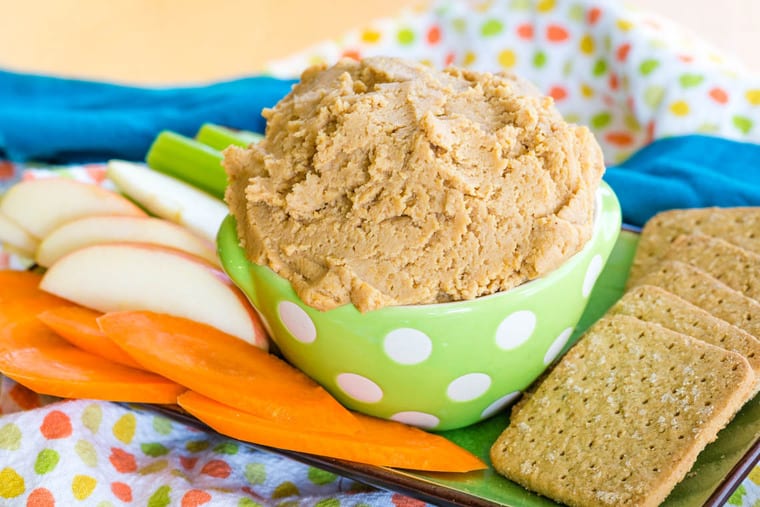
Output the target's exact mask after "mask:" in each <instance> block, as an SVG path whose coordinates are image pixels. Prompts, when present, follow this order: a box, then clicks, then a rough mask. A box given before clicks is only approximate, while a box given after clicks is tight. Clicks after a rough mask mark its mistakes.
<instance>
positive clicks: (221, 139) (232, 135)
mask: <svg viewBox="0 0 760 507" xmlns="http://www.w3.org/2000/svg"><path fill="white" fill-rule="evenodd" d="M263 137H264V136H262V135H261V134H257V133H256V132H249V131H247V130H233V129H230V128H227V127H222V126H221V125H214V124H213V123H204V124H203V126H201V129H200V130H199V131H198V133H197V134H196V135H195V140H196V141H198V142H201V143H203V144H205V145H207V146H211V147H212V148H214V149H216V150H223V149H225V148H226V147H228V146H229V145H231V144H234V145H235V146H240V147H241V148H247V147H248V145H250V144H251V143H258V142H259V141H261V139H262V138H263Z"/></svg>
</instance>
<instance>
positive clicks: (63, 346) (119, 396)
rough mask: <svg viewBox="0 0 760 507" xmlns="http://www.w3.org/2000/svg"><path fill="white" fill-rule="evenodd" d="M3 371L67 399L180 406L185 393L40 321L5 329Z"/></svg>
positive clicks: (0, 353) (0, 342)
mask: <svg viewBox="0 0 760 507" xmlns="http://www.w3.org/2000/svg"><path fill="white" fill-rule="evenodd" d="M0 372H2V373H3V374H4V375H6V376H7V377H10V378H11V379H13V380H15V381H16V382H18V383H19V384H21V385H23V386H26V387H28V388H29V389H32V390H33V391H36V392H38V393H40V394H48V395H51V396H59V397H62V398H89V399H97V400H109V401H122V402H134V403H176V399H177V396H178V395H179V394H180V393H181V392H182V391H184V388H183V387H182V386H179V385H178V384H175V383H174V382H171V381H169V380H167V379H165V378H163V377H160V376H158V375H156V374H153V373H149V372H146V371H142V370H136V369H134V368H129V367H127V366H122V365H120V364H117V363H113V362H110V361H107V360H105V359H103V358H101V357H98V356H96V355H93V354H90V353H87V352H84V351H82V350H79V349H78V348H76V347H74V346H72V345H71V344H69V343H68V342H66V341H65V340H63V339H62V338H60V337H59V336H57V335H56V334H55V333H53V332H52V331H51V330H50V329H48V328H47V327H46V326H45V325H44V324H42V322H39V321H38V320H36V319H26V320H21V321H18V322H15V323H12V324H8V325H6V326H4V327H3V328H2V329H0Z"/></svg>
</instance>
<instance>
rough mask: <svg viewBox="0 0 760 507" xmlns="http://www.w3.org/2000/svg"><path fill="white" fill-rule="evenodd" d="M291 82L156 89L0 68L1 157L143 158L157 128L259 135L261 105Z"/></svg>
mask: <svg viewBox="0 0 760 507" xmlns="http://www.w3.org/2000/svg"><path fill="white" fill-rule="evenodd" d="M293 82H294V81H292V80H283V79H275V78H272V77H266V76H254V77H248V78H244V79H238V80H234V81H227V82H222V83H215V84H210V85H204V86H195V87H182V88H160V89H159V88H139V87H132V86H121V85H116V84H108V83H99V82H90V81H82V80H76V79H62V78H56V77H48V76H36V75H30V74H19V73H13V72H2V71H0V158H6V159H9V160H13V161H17V162H26V161H29V160H35V161H42V162H56V163H68V162H87V161H100V160H105V159H109V158H122V159H127V160H142V159H143V158H144V157H145V153H146V152H147V150H148V147H149V146H150V143H151V141H153V139H154V138H155V137H156V135H157V134H158V132H159V131H160V130H162V129H169V130H173V131H175V132H179V133H181V134H185V135H190V136H192V135H193V134H195V132H196V131H197V130H198V128H199V127H200V126H201V124H203V123H204V122H212V123H218V124H222V125H227V126H229V127H233V128H241V129H247V130H253V131H259V132H263V129H264V119H263V118H262V117H261V110H262V108H264V107H269V106H272V105H274V104H275V103H276V102H277V101H278V100H279V99H280V98H281V97H282V96H284V95H285V94H286V93H287V92H288V91H289V90H290V88H291V86H292V84H293Z"/></svg>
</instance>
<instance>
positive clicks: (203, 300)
mask: <svg viewBox="0 0 760 507" xmlns="http://www.w3.org/2000/svg"><path fill="white" fill-rule="evenodd" d="M40 288H41V289H42V290H44V291H46V292H49V293H51V294H54V295H56V296H59V297H62V298H64V299H68V300H69V301H73V302H75V303H78V304H80V305H82V306H86V307H88V308H91V309H93V310H98V311H101V312H104V313H105V312H112V311H119V310H148V311H152V312H156V313H165V314H169V315H174V316H176V317H184V318H186V319H190V320H194V321H196V322H201V323H203V324H207V325H209V326H212V327H215V328H217V329H219V330H221V331H224V332H225V333H228V334H231V335H233V336H236V337H238V338H240V339H242V340H245V341H246V342H248V343H251V344H253V345H255V346H257V347H260V348H262V349H265V350H266V349H267V348H268V341H267V336H266V332H265V331H264V327H263V326H262V324H261V320H260V319H259V316H258V314H257V313H256V311H255V310H254V309H253V307H252V306H251V305H250V303H249V302H248V300H247V299H246V297H245V295H243V293H242V292H241V291H240V289H238V288H237V287H236V286H235V285H234V284H233V283H232V281H231V280H230V279H229V277H228V276H227V275H226V274H225V273H224V272H223V271H222V270H221V269H219V268H218V267H216V266H214V265H213V264H211V263H209V262H208V261H205V260H203V259H201V258H200V257H196V256H194V255H190V254H187V253H185V252H180V251H179V250H174V249H171V248H166V247H161V246H156V245H149V244H144V243H103V244H100V245H93V246H88V247H84V248H80V249H79V250H75V251H74V252H72V253H70V254H69V255H67V256H65V257H62V258H61V259H59V260H58V262H56V263H55V264H53V265H52V266H51V267H50V269H48V271H47V272H46V273H45V275H44V276H43V277H42V282H40Z"/></svg>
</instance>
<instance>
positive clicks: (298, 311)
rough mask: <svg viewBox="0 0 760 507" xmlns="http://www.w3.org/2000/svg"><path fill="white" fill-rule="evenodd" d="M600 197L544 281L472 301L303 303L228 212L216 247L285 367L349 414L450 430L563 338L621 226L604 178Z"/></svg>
mask: <svg viewBox="0 0 760 507" xmlns="http://www.w3.org/2000/svg"><path fill="white" fill-rule="evenodd" d="M596 202H597V205H596V214H595V222H594V233H593V235H592V237H591V239H590V240H589V242H588V243H587V244H586V245H585V246H584V248H583V249H582V250H581V251H580V252H578V253H576V254H575V255H574V256H573V257H571V258H570V259H568V260H567V261H566V262H565V263H564V264H563V265H562V266H560V267H559V268H557V269H556V270H554V271H552V272H551V273H549V274H547V275H545V276H543V277H541V278H538V279H535V280H532V281H530V282H527V283H525V284H522V285H520V286H519V287H515V288H513V289H511V290H509V291H504V292H500V293H497V294H492V295H489V296H484V297H480V298H477V299H474V300H469V301H458V302H452V303H440V304H429V305H412V306H396V307H386V308H382V309H379V310H374V311H370V312H366V313H360V312H359V311H358V310H357V309H356V308H355V307H354V306H353V305H350V304H349V305H344V306H341V307H338V308H335V309H333V310H329V311H324V312H323V311H319V310H315V309H314V308H311V307H309V306H307V305H306V304H304V303H303V302H302V301H301V300H300V299H299V297H298V296H297V295H296V294H295V292H294V291H293V289H292V287H291V286H290V283H289V282H288V281H286V280H285V279H284V278H282V277H280V276H278V275H277V274H275V273H274V272H273V271H271V270H270V269H269V268H267V267H263V266H260V265H255V264H252V263H250V262H248V260H247V259H246V256H245V252H244V251H243V249H242V248H241V247H240V246H239V241H238V238H237V233H236V228H235V222H234V218H232V217H231V216H230V217H228V218H227V219H226V220H225V221H224V223H223V224H222V227H221V229H220V231H219V235H218V239H217V243H218V250H219V254H220V258H221V261H222V265H223V267H224V269H225V271H226V272H227V273H228V274H229V275H230V277H231V278H232V279H233V281H234V282H235V283H236V284H237V285H238V286H239V287H240V288H241V289H242V290H243V291H244V292H245V293H246V295H247V296H248V298H249V299H250V301H251V303H252V304H253V306H254V307H255V308H256V310H257V311H258V312H259V314H260V316H261V317H262V320H263V321H264V325H265V327H266V328H267V330H268V331H269V334H270V337H271V338H272V340H273V341H274V343H275V344H276V345H277V347H278V348H279V350H280V352H281V353H282V355H283V356H284V357H285V358H286V359H287V360H288V361H289V362H290V363H291V364H293V365H295V366H296V367H298V368H300V369H301V370H302V371H304V372H305V373H306V374H307V375H309V376H310V377H312V378H313V379H314V380H316V381H317V382H319V383H320V384H321V385H322V386H324V387H325V388H326V389H327V390H328V391H329V392H331V393H332V394H333V395H334V396H335V397H336V398H337V399H338V400H339V401H340V402H341V403H343V404H344V405H345V406H346V407H348V408H350V409H353V410H356V411H359V412H362V413H365V414H369V415H373V416H377V417H381V418H385V419H392V420H396V421H401V422H404V423H407V424H412V425H415V426H419V427H422V428H426V429H432V430H447V429H454V428H461V427H464V426H468V425H470V424H473V423H476V422H478V421H480V420H482V419H485V418H488V417H489V416H491V415H493V414H495V413H497V412H499V411H500V410H501V409H503V408H505V407H506V406H508V405H509V404H511V403H512V402H513V401H514V400H515V399H516V398H517V397H518V396H519V395H520V393H521V392H522V391H523V390H524V389H525V388H527V387H528V386H529V385H530V384H531V383H532V382H533V381H534V380H535V379H536V378H537V377H538V376H539V375H541V373H542V372H543V371H544V370H545V369H546V368H547V366H548V365H549V364H551V363H552V362H553V361H554V359H555V358H556V357H557V356H558V355H559V354H560V353H561V351H562V350H563V349H564V347H565V345H566V344H567V343H568V340H569V339H570V337H571V335H572V334H573V331H574V329H575V326H576V325H577V323H578V321H579V320H580V317H581V314H582V313H583V311H584V309H585V307H586V303H587V302H588V299H589V296H590V294H591V290H592V288H593V286H594V284H595V282H596V279H597V277H598V276H599V274H600V273H601V271H602V268H603V267H604V265H605V263H606V261H607V258H608V257H609V254H610V252H611V250H612V247H613V245H614V243H615V241H616V239H617V236H618V233H619V231H620V225H621V216H620V204H619V202H618V200H617V198H616V196H615V195H614V193H613V192H612V190H611V189H610V188H609V187H608V186H607V185H606V184H605V183H602V185H601V186H600V188H599V190H598V191H597V201H596Z"/></svg>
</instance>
